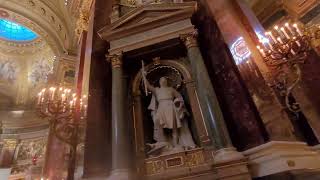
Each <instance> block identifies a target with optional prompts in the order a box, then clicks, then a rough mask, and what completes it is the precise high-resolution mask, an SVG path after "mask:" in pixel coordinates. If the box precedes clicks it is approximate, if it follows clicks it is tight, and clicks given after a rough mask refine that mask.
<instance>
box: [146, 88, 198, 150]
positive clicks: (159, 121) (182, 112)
mask: <svg viewBox="0 0 320 180" xmlns="http://www.w3.org/2000/svg"><path fill="white" fill-rule="evenodd" d="M175 104H176V105H175ZM148 109H149V110H151V115H152V118H153V123H154V139H155V140H156V141H157V142H165V141H167V140H166V138H165V136H164V134H163V128H167V129H173V128H177V129H179V131H180V133H179V134H180V135H179V144H180V145H182V146H185V147H190V148H193V147H195V144H194V141H193V139H192V136H191V133H190V130H189V128H188V122H187V120H186V119H185V116H186V115H187V114H188V112H187V110H186V108H185V107H184V101H183V98H182V96H181V95H180V93H179V92H177V91H176V90H175V89H174V88H172V87H161V88H155V92H154V94H153V95H152V99H151V102H150V105H149V107H148Z"/></svg>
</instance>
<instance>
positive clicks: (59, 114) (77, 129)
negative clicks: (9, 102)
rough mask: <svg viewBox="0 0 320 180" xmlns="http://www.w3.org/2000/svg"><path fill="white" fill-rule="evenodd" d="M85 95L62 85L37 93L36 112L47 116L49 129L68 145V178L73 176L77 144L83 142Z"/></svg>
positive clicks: (41, 115)
mask: <svg viewBox="0 0 320 180" xmlns="http://www.w3.org/2000/svg"><path fill="white" fill-rule="evenodd" d="M86 98H87V97H86V96H85V95H84V96H82V97H81V98H79V95H77V94H76V93H72V91H71V89H68V88H64V87H50V88H49V89H42V90H41V91H40V92H39V94H38V100H37V112H38V113H39V115H40V117H43V118H47V119H48V120H49V123H50V131H51V133H53V134H54V135H55V136H56V137H57V138H58V139H59V140H61V141H63V142H65V143H67V144H68V145H70V150H71V152H70V159H69V167H68V178H67V179H68V180H72V179H73V178H74V171H75V161H76V149H77V145H78V144H80V143H81V142H83V138H84V130H85V128H84V127H85V119H86V116H87V104H85V102H86Z"/></svg>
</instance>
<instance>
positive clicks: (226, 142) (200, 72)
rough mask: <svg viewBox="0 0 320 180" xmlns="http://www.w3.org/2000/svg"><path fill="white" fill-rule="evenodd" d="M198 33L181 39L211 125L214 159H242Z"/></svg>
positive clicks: (201, 103) (183, 36)
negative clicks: (214, 86) (203, 56)
mask: <svg viewBox="0 0 320 180" xmlns="http://www.w3.org/2000/svg"><path fill="white" fill-rule="evenodd" d="M197 35H198V34H197V31H196V30H195V31H194V32H192V33H189V34H184V35H181V39H182V41H183V42H184V44H185V46H186V48H187V51H188V59H189V61H190V64H191V67H192V75H193V78H194V80H195V83H196V90H197V94H198V98H199V103H200V106H201V109H202V113H203V117H204V121H205V122H206V126H208V127H210V128H209V129H210V131H211V132H210V133H211V134H212V137H211V139H212V140H213V144H214V148H216V150H217V153H216V155H215V157H214V160H215V162H216V163H219V162H225V161H231V160H236V159H241V158H243V156H242V154H241V153H239V152H237V151H236V150H235V148H234V147H233V146H232V143H231V140H230V137H229V134H228V131H227V127H226V125H225V122H224V118H223V115H222V112H221V109H220V106H219V102H218V100H217V97H216V94H215V91H214V89H213V86H212V83H211V81H210V77H209V74H208V72H207V69H206V66H205V64H204V61H203V58H202V55H201V52H200V49H199V47H198V43H197Z"/></svg>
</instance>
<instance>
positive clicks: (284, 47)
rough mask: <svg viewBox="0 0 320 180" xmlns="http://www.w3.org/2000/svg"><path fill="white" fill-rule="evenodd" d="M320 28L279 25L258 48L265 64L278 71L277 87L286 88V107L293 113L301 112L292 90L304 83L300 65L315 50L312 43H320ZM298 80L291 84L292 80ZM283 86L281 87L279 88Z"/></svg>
mask: <svg viewBox="0 0 320 180" xmlns="http://www.w3.org/2000/svg"><path fill="white" fill-rule="evenodd" d="M319 34H320V27H319V26H314V27H312V28H304V27H302V26H299V25H298V24H297V23H294V24H291V23H288V22H286V23H284V24H283V26H279V25H275V26H274V27H273V29H272V30H270V31H267V32H266V33H265V36H266V37H265V38H262V39H260V44H259V45H258V46H257V48H258V50H259V52H260V54H261V55H262V57H263V58H264V61H265V63H266V64H267V66H269V67H270V68H273V69H276V70H277V73H276V79H277V86H282V87H284V89H285V90H284V96H285V103H286V106H287V108H288V109H289V110H290V111H292V112H299V111H300V106H299V104H298V103H297V102H293V103H292V102H290V99H289V96H290V94H291V92H292V90H293V89H294V88H295V87H296V85H297V84H298V83H299V82H300V80H301V70H300V64H303V63H304V62H305V61H306V60H307V59H308V56H309V54H310V52H311V50H312V46H311V43H312V40H314V39H319V38H320V36H319ZM292 76H295V77H294V78H293V79H294V80H293V81H292V82H291V83H290V84H289V83H288V79H290V77H292ZM279 83H280V84H281V85H279Z"/></svg>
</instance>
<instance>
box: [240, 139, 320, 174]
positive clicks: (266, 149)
mask: <svg viewBox="0 0 320 180" xmlns="http://www.w3.org/2000/svg"><path fill="white" fill-rule="evenodd" d="M243 154H244V155H245V156H246V157H247V158H248V161H249V169H250V171H251V175H252V177H263V176H268V175H272V174H278V173H282V172H287V171H293V170H306V169H309V170H312V169H313V170H317V169H320V163H319V162H320V154H319V153H317V152H316V151H314V150H312V148H311V147H309V146H307V144H306V143H303V142H287V141H271V142H268V143H266V144H263V145H261V146H258V147H255V148H252V149H249V150H247V151H244V152H243Z"/></svg>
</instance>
